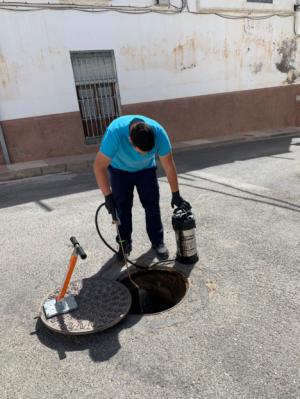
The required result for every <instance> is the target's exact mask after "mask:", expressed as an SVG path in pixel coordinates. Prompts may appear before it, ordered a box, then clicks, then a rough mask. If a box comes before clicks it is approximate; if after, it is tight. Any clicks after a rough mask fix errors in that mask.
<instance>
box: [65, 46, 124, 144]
mask: <svg viewBox="0 0 300 399" xmlns="http://www.w3.org/2000/svg"><path fill="white" fill-rule="evenodd" d="M71 61H72V67H73V73H74V78H75V85H76V92H77V98H78V102H79V108H80V113H81V119H82V124H83V129H84V135H85V141H86V143H87V144H95V143H98V142H99V141H100V140H101V137H102V136H103V134H104V133H105V130H106V128H107V126H108V125H109V124H110V123H111V122H112V121H113V120H114V119H115V118H117V117H118V116H119V115H120V110H121V106H120V95H119V89H118V80H117V70H116V64H115V58H114V52H113V51H108V50H105V51H76V52H71Z"/></svg>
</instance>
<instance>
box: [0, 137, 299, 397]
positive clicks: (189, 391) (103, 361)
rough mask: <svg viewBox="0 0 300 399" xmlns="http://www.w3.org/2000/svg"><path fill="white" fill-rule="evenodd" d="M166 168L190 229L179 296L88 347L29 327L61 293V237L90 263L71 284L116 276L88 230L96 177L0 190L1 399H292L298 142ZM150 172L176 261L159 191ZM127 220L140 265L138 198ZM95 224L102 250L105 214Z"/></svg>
mask: <svg viewBox="0 0 300 399" xmlns="http://www.w3.org/2000/svg"><path fill="white" fill-rule="evenodd" d="M175 159H176V165H177V168H178V172H179V181H180V187H181V192H182V195H183V196H184V197H185V198H187V199H188V200H189V201H190V202H191V203H192V205H193V209H194V212H195V215H196V217H197V222H198V228H197V240H198V249H199V256H200V260H199V262H198V263H197V264H196V265H195V266H194V267H192V268H191V267H187V266H183V265H182V266H180V265H177V267H178V268H179V269H180V270H181V271H182V272H183V273H185V274H186V275H187V276H188V277H189V283H190V288H189V291H188V293H187V295H186V297H185V299H184V301H183V302H182V303H181V304H180V305H179V306H177V307H176V308H174V309H172V310H170V311H168V312H165V313H161V314H159V315H152V316H143V317H141V316H128V317H127V318H126V319H125V321H124V322H123V323H121V324H120V325H117V326H116V327H114V328H112V329H109V330H107V331H105V332H103V333H100V334H96V335H94V336H86V337H77V338H71V337H63V336H59V335H56V334H54V333H51V332H50V331H48V330H46V329H45V328H44V327H43V326H42V325H41V324H40V323H39V322H38V321H37V320H36V319H35V317H36V315H37V311H38V308H39V306H40V303H41V301H42V299H43V298H44V296H45V295H46V294H47V293H48V292H49V291H51V290H52V289H53V288H54V287H56V286H57V285H59V284H60V283H61V279H62V278H63V275H64V272H65V266H66V262H67V260H68V257H69V254H70V250H71V248H70V247H69V244H68V239H69V237H70V236H71V235H75V236H76V237H77V238H78V240H79V241H80V242H81V244H82V246H83V247H84V249H85V250H86V252H87V253H88V259H87V260H86V261H85V262H80V263H79V264H78V267H77V269H76V273H75V278H83V277H84V278H87V277H89V276H93V275H95V274H99V273H100V274H101V275H103V276H104V277H106V278H116V276H118V273H119V271H120V265H119V264H118V263H116V262H115V260H114V259H113V258H112V256H111V253H110V251H109V250H108V249H107V248H106V247H104V246H103V244H102V243H101V242H100V241H99V238H98V237H97V235H96V231H95V227H94V213H95V210H96V208H97V206H98V205H99V203H101V202H103V197H102V195H101V194H100V192H99V190H98V189H97V187H96V183H95V179H94V177H93V175H92V174H91V173H90V172H88V171H87V172H84V173H74V172H68V173H61V174H57V175H49V176H40V177H35V178H29V179H24V180H19V181H11V182H5V183H0V220H1V223H0V237H1V263H0V271H1V290H0V309H1V329H0V351H1V368H0V376H1V381H2V382H1V384H0V397H1V398H5V399H11V398H14V399H16V398H17V399H18V398H22V399H23V398H26V399H27V398H30V399H35V398H38V399H44V398H47V399H52V398H56V397H58V396H59V397H60V398H69V397H71V396H75V397H78V398H90V397H96V398H97V397H101V398H105V399H110V398H121V399H123V398H124V399H125V398H126V399H132V398H133V399H134V398H139V399H140V398H148V397H156V398H159V399H162V398H166V399H183V398H188V399H192V398H193V399H195V398H208V399H216V398H226V399H232V398H238V399H240V398H247V399H248V398H249V399H253V398H272V399H273V398H287V399H292V398H293V399H294V398H295V399H296V398H299V392H300V390H299V389H300V355H299V353H300V351H299V342H300V321H299V305H300V296H299V288H298V287H299V283H300V273H299V258H300V256H299V255H300V253H299V229H300V227H299V226H300V219H299V215H300V184H299V179H300V172H299V171H300V139H299V138H290V137H284V138H282V137H277V138H276V139H275V138H273V139H268V140H265V141H260V142H249V143H243V144H233V145H229V146H226V147H221V148H206V149H197V150H189V151H188V152H185V151H181V152H178V153H176V154H175ZM158 172H159V176H160V177H159V181H160V190H161V208H162V217H163V222H164V226H165V239H166V243H167V245H168V247H169V249H170V252H171V255H172V256H174V254H175V250H176V247H175V240H174V232H173V231H172V227H171V212H172V211H171V208H170V192H169V187H168V184H167V182H166V178H165V177H164V176H163V174H162V172H161V171H160V170H159V171H158ZM133 218H134V252H133V258H137V257H139V256H140V255H141V254H143V253H146V252H148V250H149V242H148V239H147V235H146V232H145V226H144V213H143V209H142V207H141V206H140V203H139V201H138V199H137V198H135V206H134V212H133ZM101 226H102V228H103V231H104V233H105V235H106V236H107V238H108V239H109V240H110V242H111V243H113V242H114V235H115V233H114V230H113V228H112V226H111V224H110V218H109V216H108V215H106V213H103V215H102V216H101Z"/></svg>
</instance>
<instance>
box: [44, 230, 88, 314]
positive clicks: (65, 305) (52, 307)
mask: <svg viewBox="0 0 300 399" xmlns="http://www.w3.org/2000/svg"><path fill="white" fill-rule="evenodd" d="M70 241H71V243H72V244H73V247H74V249H73V252H72V255H71V258H70V262H69V266H68V270H67V273H66V276H65V278H64V282H63V284H62V287H61V290H60V292H59V294H58V296H57V297H56V298H53V299H50V300H48V301H46V302H45V303H44V305H43V309H44V312H45V316H46V318H47V319H49V318H50V317H54V316H57V315H60V314H64V313H69V312H71V311H72V310H75V309H77V308H78V304H77V302H76V300H75V298H74V296H73V295H68V296H65V295H66V292H67V290H68V287H69V284H70V280H71V278H72V275H73V272H74V269H75V266H76V262H77V259H78V256H80V257H81V259H86V258H87V255H86V253H85V252H84V250H83V249H82V247H81V246H80V244H79V242H78V241H77V240H76V238H75V237H71V238H70Z"/></svg>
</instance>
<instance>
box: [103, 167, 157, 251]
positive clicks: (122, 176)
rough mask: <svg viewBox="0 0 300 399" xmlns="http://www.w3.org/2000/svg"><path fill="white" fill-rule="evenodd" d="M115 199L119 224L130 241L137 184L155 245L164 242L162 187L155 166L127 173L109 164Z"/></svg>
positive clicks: (123, 234)
mask: <svg viewBox="0 0 300 399" xmlns="http://www.w3.org/2000/svg"><path fill="white" fill-rule="evenodd" d="M109 172H110V184H111V188H112V194H113V198H114V201H115V204H116V207H117V211H118V215H119V218H120V221H121V225H120V226H119V231H120V236H121V239H122V240H126V241H127V242H129V243H131V233H132V213H131V210H132V204H133V191H134V187H136V189H137V192H138V195H139V198H140V201H141V203H142V205H143V207H144V209H145V214H146V229H147V233H148V236H149V239H150V241H151V243H152V244H153V245H158V244H161V243H162V242H163V226H162V222H161V216H160V209H159V186H158V181H157V177H156V168H155V167H154V168H149V169H143V170H140V171H138V172H126V171H123V170H120V169H116V168H113V167H112V166H109Z"/></svg>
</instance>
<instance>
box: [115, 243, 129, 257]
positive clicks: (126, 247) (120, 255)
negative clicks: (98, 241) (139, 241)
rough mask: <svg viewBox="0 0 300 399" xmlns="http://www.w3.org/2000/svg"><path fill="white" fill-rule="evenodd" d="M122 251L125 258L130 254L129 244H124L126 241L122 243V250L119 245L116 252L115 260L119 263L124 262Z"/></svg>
mask: <svg viewBox="0 0 300 399" xmlns="http://www.w3.org/2000/svg"><path fill="white" fill-rule="evenodd" d="M123 251H124V252H125V256H126V258H127V257H128V256H129V254H130V252H131V251H132V246H131V244H130V243H128V242H126V241H124V242H123V249H122V246H121V244H119V250H118V253H117V258H118V260H119V261H124V260H125V259H124V253H123Z"/></svg>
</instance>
